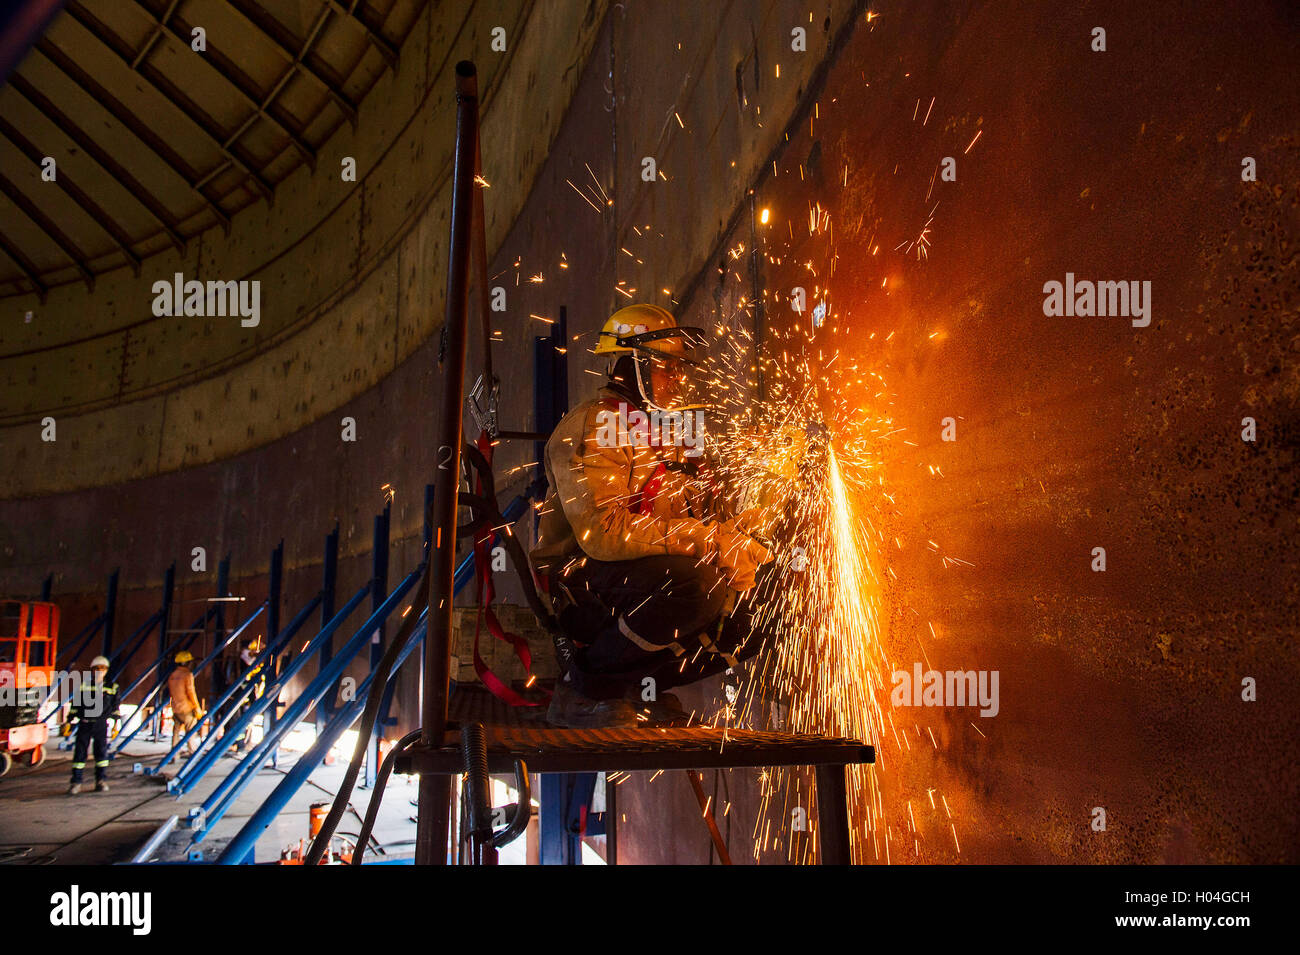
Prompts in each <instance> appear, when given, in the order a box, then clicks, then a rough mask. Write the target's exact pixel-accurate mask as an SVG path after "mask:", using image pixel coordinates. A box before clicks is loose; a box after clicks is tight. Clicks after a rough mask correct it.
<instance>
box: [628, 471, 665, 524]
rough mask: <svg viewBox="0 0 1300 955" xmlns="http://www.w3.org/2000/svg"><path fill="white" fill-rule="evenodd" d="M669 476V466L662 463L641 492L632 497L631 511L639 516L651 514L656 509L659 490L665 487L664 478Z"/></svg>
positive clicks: (642, 487)
mask: <svg viewBox="0 0 1300 955" xmlns="http://www.w3.org/2000/svg"><path fill="white" fill-rule="evenodd" d="M667 475H668V468H667V466H666V465H665V464H664V463H663V462H662V461H660V462H659V466H658V467H656V468H655V469H654V473H653V474H651V475H650V478H649V479H648V480H647V481H646V482H645V484H643V485H642V486H641V490H640V491H638V492H637V493H636V494H634V495H633V496H632V500H631V501H630V502H629V507H630V508H631V510H634V511H636V512H637V513H638V514H649V513H650V511H651V509H652V508H653V507H654V504H655V498H656V497H658V495H659V489H660V488H661V487H663V485H664V478H665V477H666V476H667Z"/></svg>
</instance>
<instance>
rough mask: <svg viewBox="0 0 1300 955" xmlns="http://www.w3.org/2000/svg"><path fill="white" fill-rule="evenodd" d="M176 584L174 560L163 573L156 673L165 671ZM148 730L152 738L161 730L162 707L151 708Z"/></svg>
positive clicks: (160, 673)
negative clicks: (173, 592)
mask: <svg viewBox="0 0 1300 955" xmlns="http://www.w3.org/2000/svg"><path fill="white" fill-rule="evenodd" d="M175 586H176V561H172V565H171V566H170V567H168V568H167V573H166V574H165V575H163V601H162V610H161V611H160V612H161V614H162V617H161V619H160V620H159V621H158V675H159V676H162V674H164V673H166V672H167V660H166V659H165V657H166V655H167V630H168V628H169V627H170V626H171V620H172V591H173V588H174V587H175ZM150 724H151V725H150V727H149V732H150V734H151V735H152V736H153V738H154V739H157V738H158V734H159V733H161V732H162V707H161V706H155V707H154V708H153V719H151V720H150Z"/></svg>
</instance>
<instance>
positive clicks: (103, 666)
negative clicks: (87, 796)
mask: <svg viewBox="0 0 1300 955" xmlns="http://www.w3.org/2000/svg"><path fill="white" fill-rule="evenodd" d="M90 673H91V679H90V681H89V682H84V683H82V684H81V685H80V686H78V687H77V688H76V690H75V692H74V693H73V696H72V701H71V709H70V711H69V719H70V720H71V721H72V722H74V723H75V724H76V727H77V730H76V731H77V738H76V741H75V742H74V744H73V747H72V784H71V785H70V786H69V787H68V795H70V796H75V795H76V794H77V793H79V792H81V780H82V774H83V773H84V772H85V769H86V758H87V757H88V756H89V755H90V752H91V750H92V749H93V750H94V754H95V792H101V793H102V792H108V783H107V781H106V779H105V777H107V776H108V724H109V721H110V720H112V719H115V718H116V717H117V702H118V698H117V684H116V683H110V682H109V681H108V659H107V658H106V657H95V659H93V660H91V661H90Z"/></svg>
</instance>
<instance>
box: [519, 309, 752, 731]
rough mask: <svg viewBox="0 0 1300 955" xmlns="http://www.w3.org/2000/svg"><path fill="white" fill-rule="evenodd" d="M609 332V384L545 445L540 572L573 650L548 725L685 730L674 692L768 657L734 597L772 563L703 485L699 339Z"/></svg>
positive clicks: (605, 336)
mask: <svg viewBox="0 0 1300 955" xmlns="http://www.w3.org/2000/svg"><path fill="white" fill-rule="evenodd" d="M600 335H601V337H600V341H599V343H598V344H597V347H596V349H595V353H596V354H598V355H608V356H610V357H611V359H613V362H614V363H613V366H612V368H611V369H610V371H609V380H608V382H607V384H606V386H605V387H604V388H602V389H601V391H600V393H599V395H598V396H597V397H596V398H595V399H594V400H592V401H588V402H586V403H584V404H581V405H579V406H578V407H576V408H574V409H573V410H572V411H571V412H569V414H568V415H566V416H565V417H564V419H563V420H562V421H561V422H560V424H559V425H558V426H557V427H556V429H555V432H554V433H553V434H552V435H551V438H550V440H549V441H548V442H547V445H546V461H545V465H546V475H547V478H548V480H549V482H550V487H551V492H550V495H549V496H548V498H547V500H546V502H545V504H544V505H543V508H542V513H541V521H540V527H539V534H538V545H537V547H536V548H534V549H533V551H532V554H531V559H532V562H533V566H534V568H535V569H536V570H537V573H538V576H539V578H540V579H541V580H542V581H543V583H544V586H545V590H546V592H547V593H548V595H549V599H550V600H551V603H552V606H553V608H554V610H555V615H556V617H557V619H558V621H559V624H560V627H561V629H562V630H563V631H564V634H565V635H567V637H568V638H569V639H570V640H571V641H572V645H573V646H574V647H575V648H576V652H575V653H573V654H572V658H571V659H570V660H567V661H566V660H565V659H563V655H562V658H561V661H560V663H561V671H562V676H561V679H560V680H559V681H557V685H556V689H555V692H554V694H553V696H552V700H551V706H550V710H549V712H548V714H547V717H548V720H549V721H550V722H551V723H552V724H554V725H557V726H567V727H592V726H630V725H636V724H637V723H638V722H640V721H641V720H647V721H649V722H656V723H663V722H674V721H680V720H681V719H683V718H684V717H685V714H684V713H682V711H681V705H680V703H679V702H678V700H677V698H676V697H675V696H674V695H673V694H671V693H665V692H664V691H666V690H668V689H670V688H672V687H674V686H682V685H685V684H688V683H693V682H695V681H697V680H700V679H703V678H704V677H707V676H711V675H713V674H716V673H720V672H722V671H724V670H726V669H727V668H729V667H732V666H735V665H736V664H737V663H738V662H739V661H740V660H742V659H745V658H747V657H750V656H752V655H754V654H755V653H757V652H758V650H759V649H760V646H761V643H762V638H761V635H759V634H755V633H753V632H752V628H751V625H750V619H749V613H748V608H747V607H746V606H745V604H746V602H745V601H744V600H741V601H740V602H739V604H737V598H738V596H739V595H741V594H744V593H746V592H748V591H751V590H752V589H753V588H754V586H755V582H756V578H757V576H758V574H759V572H760V567H761V565H763V564H765V563H767V562H768V561H769V554H768V550H767V548H765V547H764V546H763V545H762V544H761V543H759V541H758V540H756V539H755V538H754V537H753V536H751V535H750V534H749V533H747V528H748V526H749V524H748V522H749V521H750V520H752V519H753V515H751V514H748V513H746V514H742V515H739V516H736V517H731V518H727V519H723V515H722V514H721V513H719V510H720V508H719V506H718V502H717V500H716V499H714V500H711V499H710V497H711V495H710V494H709V492H708V490H707V487H706V486H705V485H706V482H703V481H701V480H699V470H700V468H701V466H702V465H703V455H702V450H703V449H702V444H701V442H700V441H699V440H695V437H696V436H695V435H693V434H692V430H693V427H694V426H693V422H694V421H696V420H698V419H697V417H696V412H697V411H698V409H699V408H700V407H701V405H699V404H696V403H694V400H693V399H694V395H692V394H691V392H690V387H691V386H690V382H691V376H690V375H689V369H690V367H691V364H692V361H691V358H690V354H689V353H690V351H691V350H692V348H693V347H695V346H698V345H702V344H703V343H704V342H703V333H702V332H701V331H700V330H699V329H691V328H685V327H679V326H678V325H677V322H676V320H675V319H674V318H673V316H672V315H671V314H670V313H669V312H668V311H666V310H665V309H662V308H659V307H657V306H653V305H632V306H628V307H627V308H624V309H620V310H619V311H617V312H615V313H614V314H613V315H612V316H611V317H610V319H609V321H608V322H606V324H605V327H604V329H603V330H602V331H601V333H600ZM665 423H667V425H666V427H663V425H665ZM698 437H699V438H701V439H702V435H699V436H698ZM679 439H680V440H679ZM769 566H771V565H769ZM766 569H767V568H763V570H764V571H766ZM638 714H639V716H638Z"/></svg>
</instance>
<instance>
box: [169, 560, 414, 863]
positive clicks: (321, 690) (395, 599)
mask: <svg viewBox="0 0 1300 955" xmlns="http://www.w3.org/2000/svg"><path fill="white" fill-rule="evenodd" d="M423 573H424V566H423V565H421V566H419V567H417V568H416V569H415V570H413V571H411V573H410V574H408V575H407V576H406V578H405V579H404V580H403V581H402V582H401V583H400V584H398V585H397V587H396V589H394V590H393V592H392V593H391V594H389V596H388V599H387V600H385V601H384V602H383V604H381V605H380V607H379V608H378V609H377V610H376V611H375V612H374V613H373V614H371V615H370V617H369V619H367V620H366V622H365V623H363V624H362V625H361V627H360V629H358V630H357V632H356V633H354V634H353V635H352V637H351V639H349V640H348V642H347V643H346V644H344V646H343V648H342V649H341V650H340V651H339V652H338V653H337V654H335V656H334V658H333V659H332V660H330V662H329V665H328V666H323V667H322V668H321V671H320V672H319V673H318V674H317V675H316V678H315V679H314V680H312V681H311V683H309V684H308V685H307V687H306V688H305V689H304V690H303V691H302V692H301V693H299V694H298V697H297V698H296V699H295V700H294V701H293V703H292V704H290V706H289V708H288V709H287V710H286V711H285V714H284V719H283V720H282V721H281V724H280V725H279V726H277V727H276V735H275V736H268V737H266V738H264V739H263V740H262V742H260V743H259V744H258V745H257V746H255V747H254V748H253V749H252V751H251V752H249V753H248V755H246V756H245V757H244V759H243V760H241V761H240V763H239V765H238V766H237V767H236V768H235V769H234V771H233V772H231V773H230V774H229V775H227V776H226V778H225V779H223V780H222V781H221V782H220V783H219V784H218V785H217V788H216V790H215V791H214V792H213V793H212V795H210V796H209V797H208V798H207V799H206V800H204V802H203V805H202V806H201V807H200V808H199V809H198V811H197V812H195V810H191V813H194V814H195V815H196V816H197V817H198V818H197V825H193V826H192V828H194V829H196V830H198V831H197V833H196V834H195V836H194V841H195V842H198V841H199V840H200V839H202V838H203V836H204V835H205V834H206V833H207V832H208V831H209V830H210V829H211V827H212V826H213V825H214V824H215V823H216V822H217V821H218V820H220V819H221V817H222V816H223V815H224V814H225V812H226V810H227V809H229V808H230V805H231V803H232V802H233V801H234V800H235V798H236V797H237V796H238V795H239V793H240V792H242V791H243V789H244V787H245V786H247V785H248V784H249V783H250V782H252V781H253V778H254V777H255V776H256V775H257V773H258V772H259V771H260V770H261V768H262V764H263V763H264V762H265V761H266V753H267V752H268V751H269V750H270V748H271V747H273V746H276V745H278V743H279V737H280V736H282V735H283V734H284V733H285V732H287V731H288V730H290V729H292V728H293V727H294V726H297V725H298V723H299V722H301V721H302V719H303V718H304V717H305V716H306V715H307V714H308V713H309V712H310V711H311V709H312V707H314V706H316V705H317V704H318V703H319V702H320V701H321V699H322V698H324V696H325V694H326V693H328V692H329V691H330V690H331V689H332V688H333V686H334V685H335V683H336V682H337V681H338V679H339V678H340V677H341V676H342V675H343V671H344V670H345V669H347V666H348V664H349V663H351V662H352V660H353V658H355V657H356V656H357V654H358V653H360V652H361V650H362V648H364V647H365V646H366V644H367V643H368V642H369V640H370V636H371V634H373V633H374V630H375V626H376V625H377V624H378V623H380V622H381V621H383V620H385V619H387V617H388V615H389V614H391V613H392V612H393V611H394V610H396V609H397V605H398V604H399V603H400V602H401V601H402V599H403V598H404V597H405V596H406V594H407V593H408V592H409V591H410V590H411V588H412V587H414V586H415V584H416V582H417V581H418V580H419V579H420V575H421V574H423ZM367 589H368V588H367ZM263 708H264V705H263ZM255 710H256V711H259V712H260V710H259V708H258V707H257V706H254V708H253V709H252V710H250V711H249V713H250V714H251V713H253V712H254V711H255ZM212 753H216V754H218V755H220V750H217V749H214V750H212ZM191 785H192V783H191Z"/></svg>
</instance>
